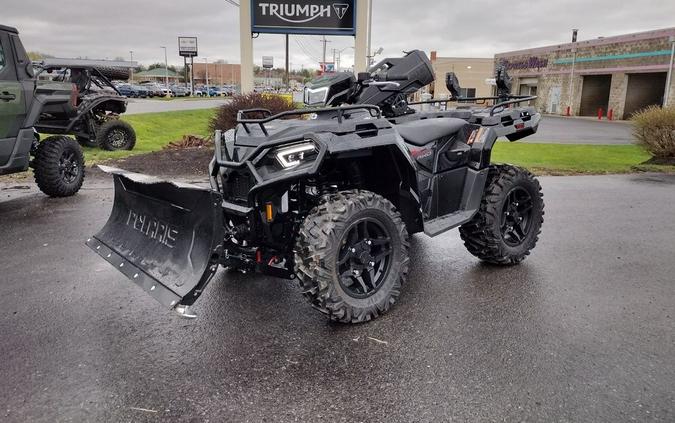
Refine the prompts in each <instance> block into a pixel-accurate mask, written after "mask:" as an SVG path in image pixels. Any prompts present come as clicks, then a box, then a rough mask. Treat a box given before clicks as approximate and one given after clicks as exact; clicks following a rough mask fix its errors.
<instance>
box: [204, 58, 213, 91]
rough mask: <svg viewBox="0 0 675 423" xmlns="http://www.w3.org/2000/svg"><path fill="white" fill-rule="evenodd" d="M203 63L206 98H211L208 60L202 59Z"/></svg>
mask: <svg viewBox="0 0 675 423" xmlns="http://www.w3.org/2000/svg"><path fill="white" fill-rule="evenodd" d="M204 63H205V64H206V96H207V97H211V95H210V93H209V58H208V57H205V58H204Z"/></svg>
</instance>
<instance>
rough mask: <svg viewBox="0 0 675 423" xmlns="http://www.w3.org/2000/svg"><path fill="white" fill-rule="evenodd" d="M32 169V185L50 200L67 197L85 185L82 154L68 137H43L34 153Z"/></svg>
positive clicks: (77, 145)
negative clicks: (33, 181)
mask: <svg viewBox="0 0 675 423" xmlns="http://www.w3.org/2000/svg"><path fill="white" fill-rule="evenodd" d="M33 168H34V174H35V182H37V185H38V187H39V188H40V190H41V191H42V192H44V193H45V194H47V195H49V196H50V197H70V196H71V195H74V194H75V193H76V192H77V191H79V189H80V187H81V186H82V182H84V155H83V154H82V149H81V148H80V146H79V144H78V143H77V141H75V140H74V139H72V138H69V137H65V136H53V137H48V138H45V139H44V141H42V142H41V143H40V144H39V145H38V148H37V151H36V152H35V158H34V159H33Z"/></svg>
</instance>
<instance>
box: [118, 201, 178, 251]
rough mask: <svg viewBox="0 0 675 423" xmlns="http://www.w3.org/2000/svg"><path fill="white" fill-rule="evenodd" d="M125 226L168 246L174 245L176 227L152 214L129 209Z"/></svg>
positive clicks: (176, 235) (172, 246)
mask: <svg viewBox="0 0 675 423" xmlns="http://www.w3.org/2000/svg"><path fill="white" fill-rule="evenodd" d="M127 226H130V227H131V228H133V229H134V230H136V231H138V232H140V233H142V234H143V235H145V236H146V237H148V238H150V239H152V240H154V241H156V242H158V243H160V244H162V245H165V246H167V247H169V248H174V247H175V246H176V238H177V237H178V229H176V228H175V227H174V226H171V225H170V224H168V223H166V222H162V221H161V220H158V219H155V218H154V217H152V216H149V215H147V214H143V213H137V212H135V211H133V210H129V215H128V216H127Z"/></svg>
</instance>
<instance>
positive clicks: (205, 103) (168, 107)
mask: <svg viewBox="0 0 675 423" xmlns="http://www.w3.org/2000/svg"><path fill="white" fill-rule="evenodd" d="M228 101H229V100H228V99H226V98H212V99H204V100H198V99H192V98H191V99H183V98H176V99H173V100H171V101H166V100H150V99H143V98H131V99H129V105H128V106H127V112H126V114H128V115H135V114H139V113H155V112H175V111H179V110H198V109H210V108H213V107H218V106H222V105H223V104H225V103H227V102H228Z"/></svg>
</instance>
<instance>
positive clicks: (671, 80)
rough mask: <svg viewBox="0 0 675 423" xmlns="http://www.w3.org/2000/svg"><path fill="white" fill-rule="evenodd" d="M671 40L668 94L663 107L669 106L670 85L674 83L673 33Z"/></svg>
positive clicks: (674, 54) (667, 79)
mask: <svg viewBox="0 0 675 423" xmlns="http://www.w3.org/2000/svg"><path fill="white" fill-rule="evenodd" d="M668 41H670V67H668V77H667V78H666V95H665V97H664V99H663V107H666V106H668V104H670V103H669V101H668V99H669V97H670V85H671V84H672V83H673V62H674V61H675V35H671V36H670V38H669V39H668Z"/></svg>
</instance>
